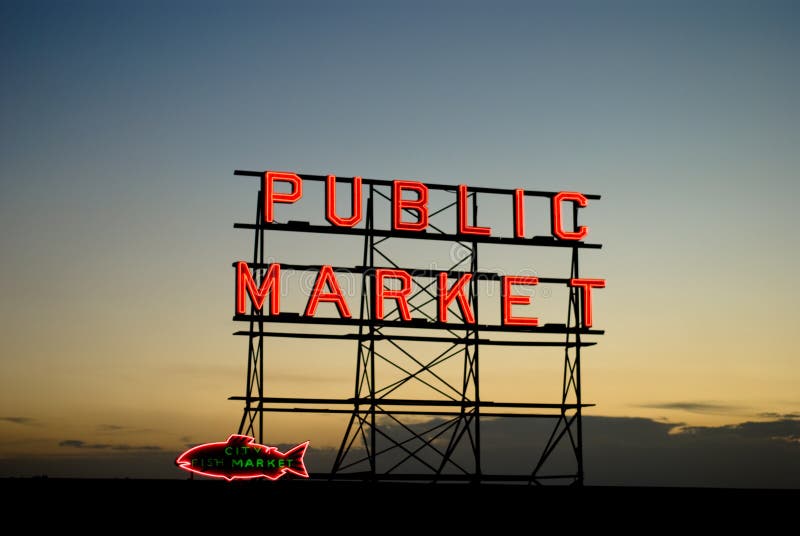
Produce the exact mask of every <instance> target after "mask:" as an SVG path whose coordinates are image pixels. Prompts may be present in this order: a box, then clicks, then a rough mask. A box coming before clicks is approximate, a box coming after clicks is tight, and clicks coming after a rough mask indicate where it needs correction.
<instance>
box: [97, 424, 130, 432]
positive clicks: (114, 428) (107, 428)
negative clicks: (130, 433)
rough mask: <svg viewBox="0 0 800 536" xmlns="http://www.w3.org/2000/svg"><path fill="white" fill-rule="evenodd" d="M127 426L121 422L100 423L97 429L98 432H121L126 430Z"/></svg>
mask: <svg viewBox="0 0 800 536" xmlns="http://www.w3.org/2000/svg"><path fill="white" fill-rule="evenodd" d="M126 428H127V427H125V426H121V425H119V424H98V425H97V431H98V432H119V431H120V430H125V429H126Z"/></svg>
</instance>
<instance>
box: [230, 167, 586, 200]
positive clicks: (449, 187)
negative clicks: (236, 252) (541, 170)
mask: <svg viewBox="0 0 800 536" xmlns="http://www.w3.org/2000/svg"><path fill="white" fill-rule="evenodd" d="M264 173H265V172H264V171H245V170H242V169H237V170H235V171H234V172H233V174H234V175H239V176H243V177H263V176H264ZM296 175H297V176H298V177H300V178H301V179H303V180H304V181H319V182H322V181H324V180H325V179H326V178H327V176H326V175H307V174H304V173H296ZM338 180H341V181H342V182H347V181H348V177H337V181H338ZM420 182H423V183H424V184H425V186H427V187H428V188H429V189H431V190H444V191H447V192H455V191H456V190H457V188H458V185H455V184H437V183H430V182H425V181H420ZM361 183H362V184H372V185H374V186H389V187H391V186H392V183H393V181H391V180H386V179H368V178H364V177H362V178H361ZM514 190H515V189H513V188H491V187H487V186H470V187H469V191H470V192H477V193H483V194H508V195H513V194H514ZM557 193H558V192H547V191H543V190H525V195H530V196H534V197H553V196H554V195H556V194H557ZM583 195H584V196H586V199H600V198H601V196H600V195H597V194H583Z"/></svg>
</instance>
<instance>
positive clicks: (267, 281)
mask: <svg viewBox="0 0 800 536" xmlns="http://www.w3.org/2000/svg"><path fill="white" fill-rule="evenodd" d="M280 284H281V265H280V264H277V263H275V264H271V265H270V266H269V269H268V270H267V274H266V275H265V276H264V277H263V279H262V280H261V287H260V288H259V287H257V286H256V282H255V280H253V274H252V273H251V272H250V267H249V266H247V263H246V262H244V261H239V262H237V263H236V314H237V315H243V314H245V313H246V312H247V303H246V302H247V297H246V295H248V294H249V295H250V300H251V301H252V302H253V306H254V307H255V308H256V311H260V310H261V309H262V308H263V307H264V300H265V299H266V298H267V294H269V314H271V315H277V314H279V313H280V303H281V302H280Z"/></svg>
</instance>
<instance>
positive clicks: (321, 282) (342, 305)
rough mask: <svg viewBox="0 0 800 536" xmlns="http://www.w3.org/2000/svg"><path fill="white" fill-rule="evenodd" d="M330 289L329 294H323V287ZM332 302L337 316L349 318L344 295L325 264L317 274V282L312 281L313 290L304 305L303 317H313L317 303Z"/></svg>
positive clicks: (331, 269)
mask: <svg viewBox="0 0 800 536" xmlns="http://www.w3.org/2000/svg"><path fill="white" fill-rule="evenodd" d="M326 284H327V285H328V288H330V289H331V292H323V291H322V289H323V288H324V287H325V285H326ZM321 301H322V302H333V303H335V304H336V307H337V308H338V309H339V316H340V317H342V318H350V309H349V308H348V307H347V302H346V301H344V294H343V293H342V289H341V287H340V286H339V282H338V281H336V276H334V275H333V268H331V267H330V266H329V265H327V264H325V265H323V266H322V268H320V270H319V273H318V274H317V280H316V281H314V289H313V290H312V291H311V296H309V298H308V305H306V312H305V313H303V314H304V315H305V316H314V314H315V313H316V312H317V305H319V302H321Z"/></svg>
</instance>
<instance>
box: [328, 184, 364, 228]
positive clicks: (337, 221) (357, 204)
mask: <svg viewBox="0 0 800 536" xmlns="http://www.w3.org/2000/svg"><path fill="white" fill-rule="evenodd" d="M350 199H351V200H352V202H351V205H350V206H351V207H352V215H351V216H350V217H349V218H342V217H340V216H337V215H336V177H334V176H333V175H328V178H327V179H326V180H325V219H326V220H328V221H329V222H330V223H331V225H335V226H337V227H353V226H354V225H355V224H357V223H358V222H360V221H361V177H353V195H352V197H351V198H350Z"/></svg>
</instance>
